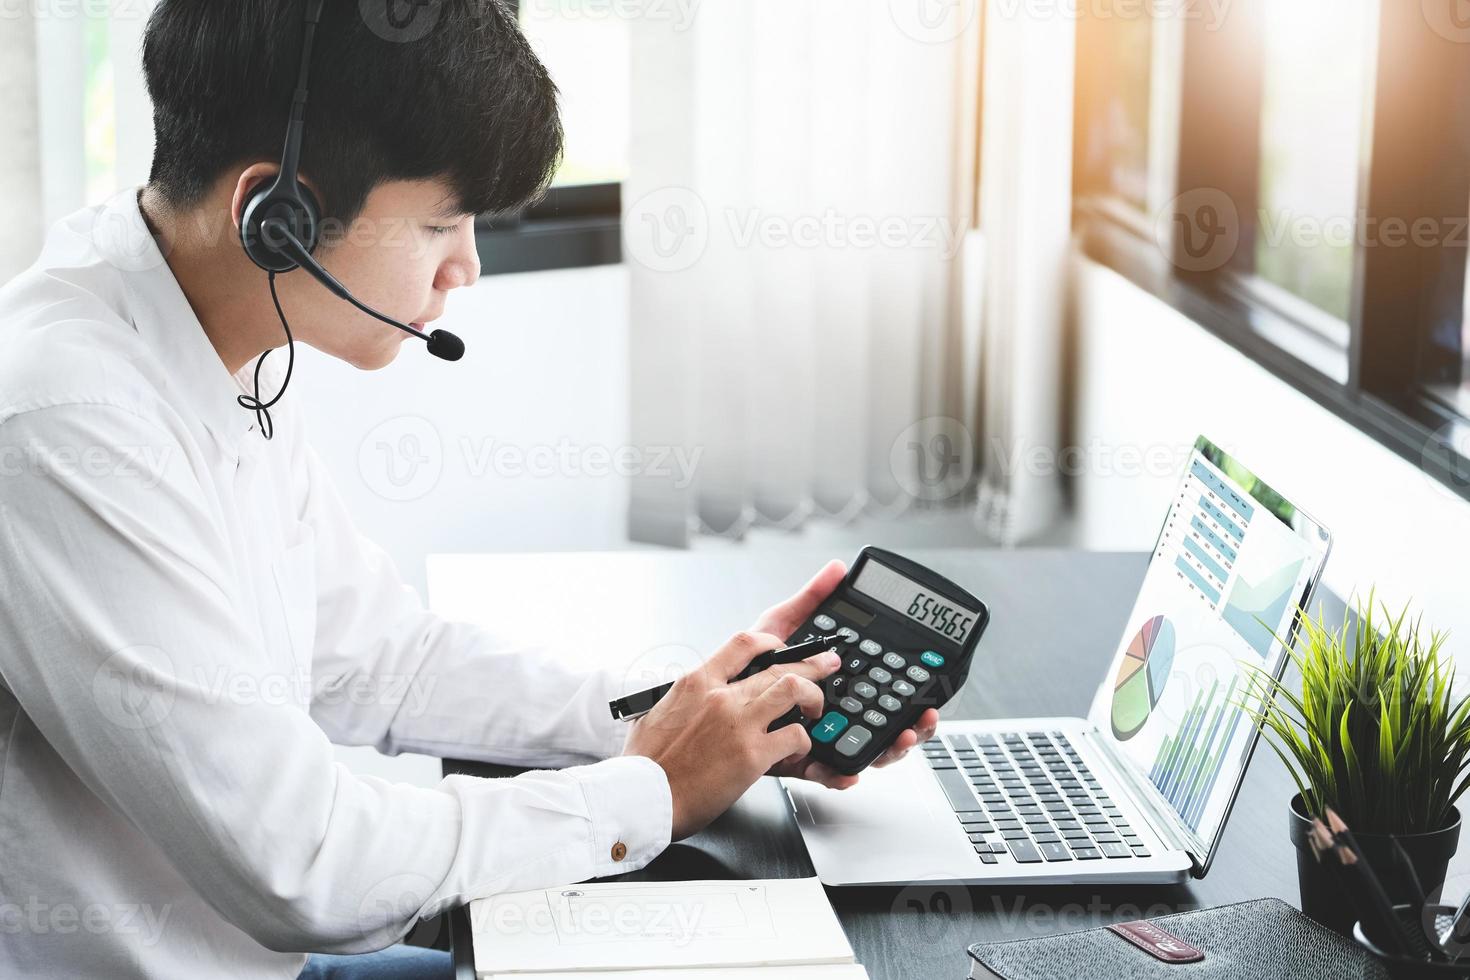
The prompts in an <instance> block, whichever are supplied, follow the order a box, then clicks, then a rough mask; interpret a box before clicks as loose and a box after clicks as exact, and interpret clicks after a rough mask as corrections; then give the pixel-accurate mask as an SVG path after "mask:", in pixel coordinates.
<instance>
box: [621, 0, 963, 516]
mask: <svg viewBox="0 0 1470 980" xmlns="http://www.w3.org/2000/svg"><path fill="white" fill-rule="evenodd" d="M906 2H907V0H705V2H704V3H702V4H700V5H699V6H698V8H697V13H696V14H695V16H694V17H693V18H692V20H691V21H690V22H689V23H688V25H687V29H680V28H681V26H683V25H677V24H674V23H670V22H668V21H664V20H660V19H658V18H653V17H644V18H642V19H640V20H638V21H636V22H635V24H634V26H633V38H634V40H633V45H634V48H633V65H634V67H633V84H632V105H633V133H632V139H631V153H630V176H629V178H628V180H627V181H626V182H625V184H624V188H623V197H624V202H625V214H624V233H625V250H624V251H625V260H626V261H627V263H628V266H629V270H630V314H631V315H630V324H631V338H630V341H631V363H632V386H631V390H632V406H631V422H632V426H631V431H632V434H633V440H634V443H635V444H636V445H639V446H642V447H645V448H647V447H660V446H664V445H674V446H680V447H684V448H685V449H687V450H688V451H690V452H693V453H698V454H699V455H698V460H699V462H698V466H697V467H696V471H695V472H696V476H695V479H694V482H693V484H692V485H690V486H682V487H681V486H675V485H674V483H673V481H672V480H671V478H669V477H668V476H666V475H661V474H657V473H648V474H644V475H642V476H639V477H637V478H635V480H634V482H633V486H632V496H631V503H630V521H629V526H630V533H631V535H632V536H633V537H634V539H635V540H644V541H657V542H662V543H667V544H684V543H686V542H687V540H688V536H689V534H690V533H691V532H706V533H715V534H722V535H730V536H739V535H740V534H742V533H743V532H744V531H745V530H747V529H748V528H750V527H752V526H754V525H767V526H775V527H785V528H790V527H796V526H798V525H800V524H801V523H802V522H803V521H804V520H806V519H807V518H809V517H811V516H813V515H821V516H826V517H833V518H836V519H839V520H845V519H848V518H851V517H853V516H855V515H857V514H860V513H864V512H880V513H894V512H898V511H901V510H903V509H905V508H907V507H909V506H912V505H913V504H914V503H915V501H916V499H924V498H926V497H928V496H930V495H929V494H927V493H924V492H920V493H918V494H916V493H915V475H916V472H917V471H918V469H919V468H920V466H921V465H922V462H923V461H922V460H921V459H920V458H919V456H918V454H916V453H911V452H909V451H908V448H907V444H908V442H911V441H919V442H922V440H921V439H919V438H918V437H917V436H915V435H914V434H913V433H914V432H924V433H928V432H929V431H930V430H945V431H950V430H954V429H955V428H956V427H959V428H962V429H963V428H965V426H966V422H967V418H968V413H967V411H966V409H965V407H964V405H963V404H962V402H963V385H962V383H960V382H958V381H957V379H958V378H960V377H962V376H963V375H962V372H959V371H957V370H955V365H954V363H953V362H954V357H955V351H956V350H957V343H956V341H955V337H957V336H958V334H959V332H960V330H959V325H958V322H957V321H958V318H959V303H958V296H959V291H958V289H957V288H956V286H955V277H956V275H957V273H956V270H957V269H958V267H959V262H958V251H959V249H960V247H961V243H962V242H963V236H964V232H965V230H966V229H967V228H968V227H969V224H970V221H969V218H970V215H971V213H972V201H971V198H970V197H969V196H968V195H965V194H957V193H956V187H957V186H959V185H960V183H961V181H962V180H963V179H968V178H969V176H970V175H971V174H972V173H973V160H972V159H970V158H969V157H968V156H967V154H968V146H967V145H962V144H964V142H965V140H964V134H965V133H966V127H965V126H963V125H961V124H960V122H959V119H960V115H961V110H962V108H965V109H966V111H968V112H969V113H970V115H971V118H973V102H972V101H971V102H969V103H967V102H966V101H965V100H964V99H963V98H962V97H961V92H962V90H963V87H964V86H963V83H962V79H961V74H962V69H964V68H965V66H966V65H968V64H970V62H971V61H973V59H967V58H965V57H963V56H962V54H961V52H962V51H963V50H964V46H965V45H966V44H969V45H971V46H977V45H978V32H979V23H978V17H976V16H974V13H975V5H974V4H969V5H967V4H966V3H963V2H962V3H958V4H951V5H941V6H940V7H939V8H938V9H939V10H940V11H941V15H942V19H941V21H939V22H929V21H925V20H923V19H922V18H919V19H915V18H913V17H906V16H904V12H903V11H902V10H901V9H899V8H902V7H903V6H904V5H905V3H906ZM914 2H915V3H916V4H919V3H921V0H914ZM970 87H971V88H973V87H974V86H973V80H972V84H971V86H970ZM970 136H973V134H972V133H971V134H970ZM961 175H963V177H962V176H961ZM934 417H938V418H937V419H935V418H934ZM946 419H947V420H948V421H945V420H946ZM910 430H912V431H910ZM906 433H907V435H906ZM956 473H958V475H959V477H960V480H961V482H962V481H963V478H965V477H967V476H968V473H959V471H958V470H957V471H955V473H951V474H948V475H949V478H950V479H951V480H952V481H953V480H954V478H955V474H956ZM920 489H921V490H922V489H923V488H922V487H921V488H920Z"/></svg>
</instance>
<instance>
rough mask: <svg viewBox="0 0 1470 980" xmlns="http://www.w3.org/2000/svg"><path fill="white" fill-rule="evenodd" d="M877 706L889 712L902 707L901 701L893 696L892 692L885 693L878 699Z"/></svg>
mask: <svg viewBox="0 0 1470 980" xmlns="http://www.w3.org/2000/svg"><path fill="white" fill-rule="evenodd" d="M878 707H880V708H882V709H883V710H884V711H886V712H888V713H889V714H892V713H893V712H895V711H897V710H898V709H899V708H902V707H903V702H902V701H900V700H899V699H898V698H896V697H894V696H893V695H892V694H885V695H883V696H882V697H881V698H879V699H878Z"/></svg>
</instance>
